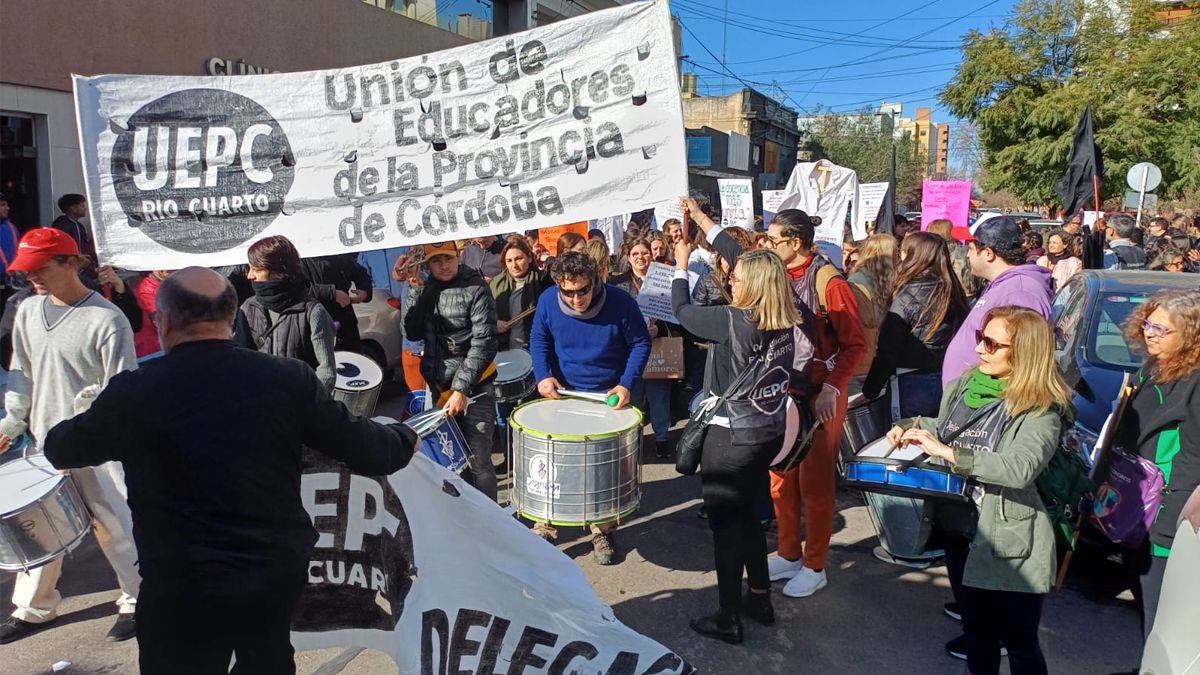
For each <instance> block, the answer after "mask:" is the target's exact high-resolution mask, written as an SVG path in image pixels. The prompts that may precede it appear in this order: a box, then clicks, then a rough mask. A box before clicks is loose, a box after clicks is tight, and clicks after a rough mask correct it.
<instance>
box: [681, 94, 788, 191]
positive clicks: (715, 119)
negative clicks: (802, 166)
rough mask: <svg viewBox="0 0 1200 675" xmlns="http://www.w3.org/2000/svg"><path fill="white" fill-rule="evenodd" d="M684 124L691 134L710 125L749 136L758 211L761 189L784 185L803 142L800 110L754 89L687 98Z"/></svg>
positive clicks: (749, 162)
mask: <svg viewBox="0 0 1200 675" xmlns="http://www.w3.org/2000/svg"><path fill="white" fill-rule="evenodd" d="M683 125H684V127H686V128H687V129H688V133H689V134H691V132H692V131H693V130H700V129H703V128H705V127H708V128H709V129H712V130H716V131H721V132H725V133H726V134H738V135H740V136H744V137H746V139H747V144H748V147H749V156H748V159H747V165H746V169H745V171H746V172H747V175H749V176H750V177H751V178H753V179H754V182H755V185H754V199H755V210H757V211H761V207H762V204H761V197H760V195H759V191H761V190H773V189H777V188H781V187H783V186H784V185H785V184H786V183H787V180H788V177H789V176H791V173H792V168H794V167H795V166H796V150H797V147H798V146H799V143H800V133H799V131H798V129H797V128H796V111H795V110H792V109H791V108H788V107H787V106H785V105H782V104H780V103H779V102H777V101H775V100H773V99H771V98H769V97H768V96H766V95H765V94H762V93H761V92H758V91H756V90H754V89H750V88H746V89H742V90H741V91H736V92H733V93H732V94H728V95H726V96H693V97H688V98H684V99H683ZM733 166H734V167H736V166H737V165H736V164H735V165H733ZM738 170H739V171H740V169H738ZM729 177H743V176H740V175H739V176H729Z"/></svg>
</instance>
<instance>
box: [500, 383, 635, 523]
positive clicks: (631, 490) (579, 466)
mask: <svg viewBox="0 0 1200 675" xmlns="http://www.w3.org/2000/svg"><path fill="white" fill-rule="evenodd" d="M548 403H555V401H550V400H547V399H540V400H537V401H531V402H529V403H526V404H524V405H521V406H518V407H517V408H516V409H515V410H514V411H513V414H512V415H511V416H510V418H509V424H510V425H511V428H512V435H513V450H512V452H513V476H514V479H513V487H512V501H513V505H514V506H515V508H516V511H517V513H519V514H520V515H522V516H524V517H525V518H528V519H529V520H532V521H534V522H542V523H548V524H551V525H556V526H567V527H572V526H583V525H600V524H604V523H610V522H616V521H619V520H620V519H621V518H624V517H626V516H628V515H630V514H632V513H633V512H634V511H636V510H637V508H638V506H639V505H640V502H641V462H640V461H639V455H640V449H641V436H642V422H643V419H642V414H641V411H639V410H637V409H636V408H630V409H629V410H631V411H633V412H634V413H636V415H637V422H636V423H635V424H633V425H631V426H630V427H628V428H625V429H621V430H619V431H615V432H607V433H599V434H589V435H570V434H549V433H545V432H541V431H538V430H536V429H529V428H526V427H525V426H523V425H522V424H521V423H520V422H518V421H517V413H518V412H519V411H520V410H521V409H523V408H526V407H528V406H535V405H546V404H548ZM596 405H602V404H596ZM531 463H544V465H545V466H546V467H547V470H548V474H547V480H546V481H544V482H543V483H541V487H540V488H539V487H538V482H537V481H530V480H529V478H530V475H531V469H530V465H531ZM556 487H557V489H555V488H556ZM538 492H541V493H542V494H537V493H538Z"/></svg>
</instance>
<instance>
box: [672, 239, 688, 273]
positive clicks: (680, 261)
mask: <svg viewBox="0 0 1200 675" xmlns="http://www.w3.org/2000/svg"><path fill="white" fill-rule="evenodd" d="M691 256H692V247H691V245H690V244H688V243H687V241H685V240H683V239H680V240H679V241H678V242H676V243H675V269H677V270H685V271H686V270H687V268H688V266H687V264H688V259H689V258H691Z"/></svg>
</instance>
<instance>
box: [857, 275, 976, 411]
mask: <svg viewBox="0 0 1200 675" xmlns="http://www.w3.org/2000/svg"><path fill="white" fill-rule="evenodd" d="M936 286H937V281H936V280H935V279H933V278H931V277H919V278H917V279H913V280H912V282H910V283H909V284H907V285H905V287H904V288H901V289H900V290H899V291H898V292H897V293H896V295H895V297H893V298H892V305H891V308H890V309H888V313H887V316H886V317H884V319H883V326H882V327H881V328H880V330H879V347H878V349H877V350H876V352H875V360H874V361H872V362H871V370H870V372H868V373H867V379H866V381H864V382H863V395H864V396H866V397H867V398H875V397H876V396H878V395H879V392H880V391H881V390H882V389H883V388H884V387H885V386H887V383H888V379H889V378H890V377H891V376H892V375H893V374H895V372H896V370H897V369H898V368H915V369H917V370H939V371H940V370H941V368H942V360H943V359H944V358H945V356H946V347H948V346H949V345H950V340H952V339H953V338H954V334H955V333H956V332H958V327H959V326H961V325H962V322H963V320H964V319H965V318H966V315H965V314H963V313H957V312H954V311H953V309H951V310H948V311H947V312H946V317H945V319H943V320H942V324H941V325H940V326H938V328H937V330H935V331H934V332H933V336H932V337H930V338H929V339H928V340H926V339H925V330H926V329H927V328H928V327H929V322H930V321H932V320H933V317H932V316H923V315H924V314H926V309H927V307H926V304H927V302H928V300H929V297H930V295H932V293H933V290H934V288H935V287H936Z"/></svg>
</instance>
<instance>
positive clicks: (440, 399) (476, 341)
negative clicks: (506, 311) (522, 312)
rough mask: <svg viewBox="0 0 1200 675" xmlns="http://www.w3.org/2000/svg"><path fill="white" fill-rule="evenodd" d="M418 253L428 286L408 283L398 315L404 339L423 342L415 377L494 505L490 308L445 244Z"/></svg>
mask: <svg viewBox="0 0 1200 675" xmlns="http://www.w3.org/2000/svg"><path fill="white" fill-rule="evenodd" d="M422 253H423V258H424V261H425V265H426V267H428V269H429V280H428V281H427V282H422V280H421V278H420V275H416V276H410V278H409V282H410V283H411V284H413V286H412V288H413V291H410V293H414V295H415V296H416V299H415V300H413V301H412V307H411V308H410V309H409V310H408V313H407V314H405V316H404V334H405V336H406V337H407V338H408V339H409V340H413V341H418V340H423V341H424V342H425V352H424V353H423V354H422V355H421V375H423V376H424V377H425V382H426V384H427V385H428V386H429V389H430V391H431V392H432V394H433V397H434V400H435V401H436V402H437V404H438V405H440V406H442V407H443V408H445V410H446V412H447V413H448V414H449V415H450V416H451V417H455V418H456V421H457V423H458V425H459V427H460V428H461V429H462V432H463V436H464V437H465V440H466V442H467V446H468V449H469V450H468V451H469V453H470V457H471V458H470V467H471V471H470V474H469V475H468V476H467V479H468V480H469V481H470V482H471V484H472V485H474V486H475V487H476V488H477V489H479V491H480V492H482V493H484V494H485V495H487V496H488V497H490V498H492V499H493V500H495V499H496V467H495V466H494V465H493V464H492V432H493V430H494V429H495V426H496V397H495V394H494V393H493V390H492V382H493V380H495V377H496V368H495V365H494V364H493V363H492V361H493V360H494V359H495V358H496V350H497V338H496V304H495V301H494V300H493V299H492V291H491V289H489V288H488V286H487V284H485V283H484V281H483V277H482V276H480V274H479V272H477V271H476V270H474V269H471V268H470V267H466V266H464V265H460V264H459V259H458V249H456V248H455V247H454V243H453V242H444V243H440V244H426V245H425V246H424V248H423V249H422ZM410 267H411V263H410V262H409V258H408V256H401V257H400V258H399V259H397V260H396V268H397V270H398V271H403V270H404V269H406V268H410ZM422 283H423V285H422ZM468 403H469V404H470V405H469V406H468Z"/></svg>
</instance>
